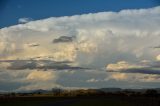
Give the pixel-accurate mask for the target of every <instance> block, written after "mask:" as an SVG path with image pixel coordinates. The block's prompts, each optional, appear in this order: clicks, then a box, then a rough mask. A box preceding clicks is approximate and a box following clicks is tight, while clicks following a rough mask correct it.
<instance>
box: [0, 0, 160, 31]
mask: <svg viewBox="0 0 160 106" xmlns="http://www.w3.org/2000/svg"><path fill="white" fill-rule="evenodd" d="M159 4H160V1H159V0H92V1H91V0H47V1H46V0H41V1H39V0H0V14H1V16H0V22H1V24H0V28H3V27H6V26H11V25H15V24H17V23H18V19H19V18H23V17H27V18H31V19H33V20H39V19H44V18H48V17H59V16H71V15H77V14H87V13H96V12H104V11H120V10H123V9H139V8H151V7H155V6H158V5H159Z"/></svg>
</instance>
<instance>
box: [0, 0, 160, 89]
mask: <svg viewBox="0 0 160 106" xmlns="http://www.w3.org/2000/svg"><path fill="white" fill-rule="evenodd" d="M120 1H121V2H120ZM122 1H123V2H122ZM124 1H125V0H119V1H117V0H113V1H107V0H104V1H103V0H102V1H100V2H98V0H95V1H94V0H93V1H92V2H89V1H85V2H84V1H82V0H81V1H78V0H77V2H76V1H71V0H68V2H66V0H65V1H64V0H63V1H62V0H59V1H58V0H52V1H50V0H48V1H47V2H44V1H43V2H36V0H35V1H33V2H32V1H29V0H27V1H24V0H21V1H19V0H17V1H16V0H14V2H13V1H11V0H8V1H7V2H4V1H3V2H1V5H2V4H3V5H2V6H1V10H0V12H1V13H2V14H3V15H2V17H0V21H1V23H2V24H1V29H0V91H24V90H36V89H47V90H48V89H52V88H55V87H56V88H57V87H58V88H63V89H77V88H105V87H106V88H108V87H112V88H113V87H118V88H132V89H133V88H159V87H160V43H159V42H160V18H159V17H160V6H159V3H158V2H156V1H154V0H152V2H151V0H134V1H133V0H130V2H129V1H125V2H124ZM138 1H139V2H138ZM29 6H30V7H29ZM62 7H63V8H62ZM144 17H145V18H144ZM73 79H74V80H73Z"/></svg>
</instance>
